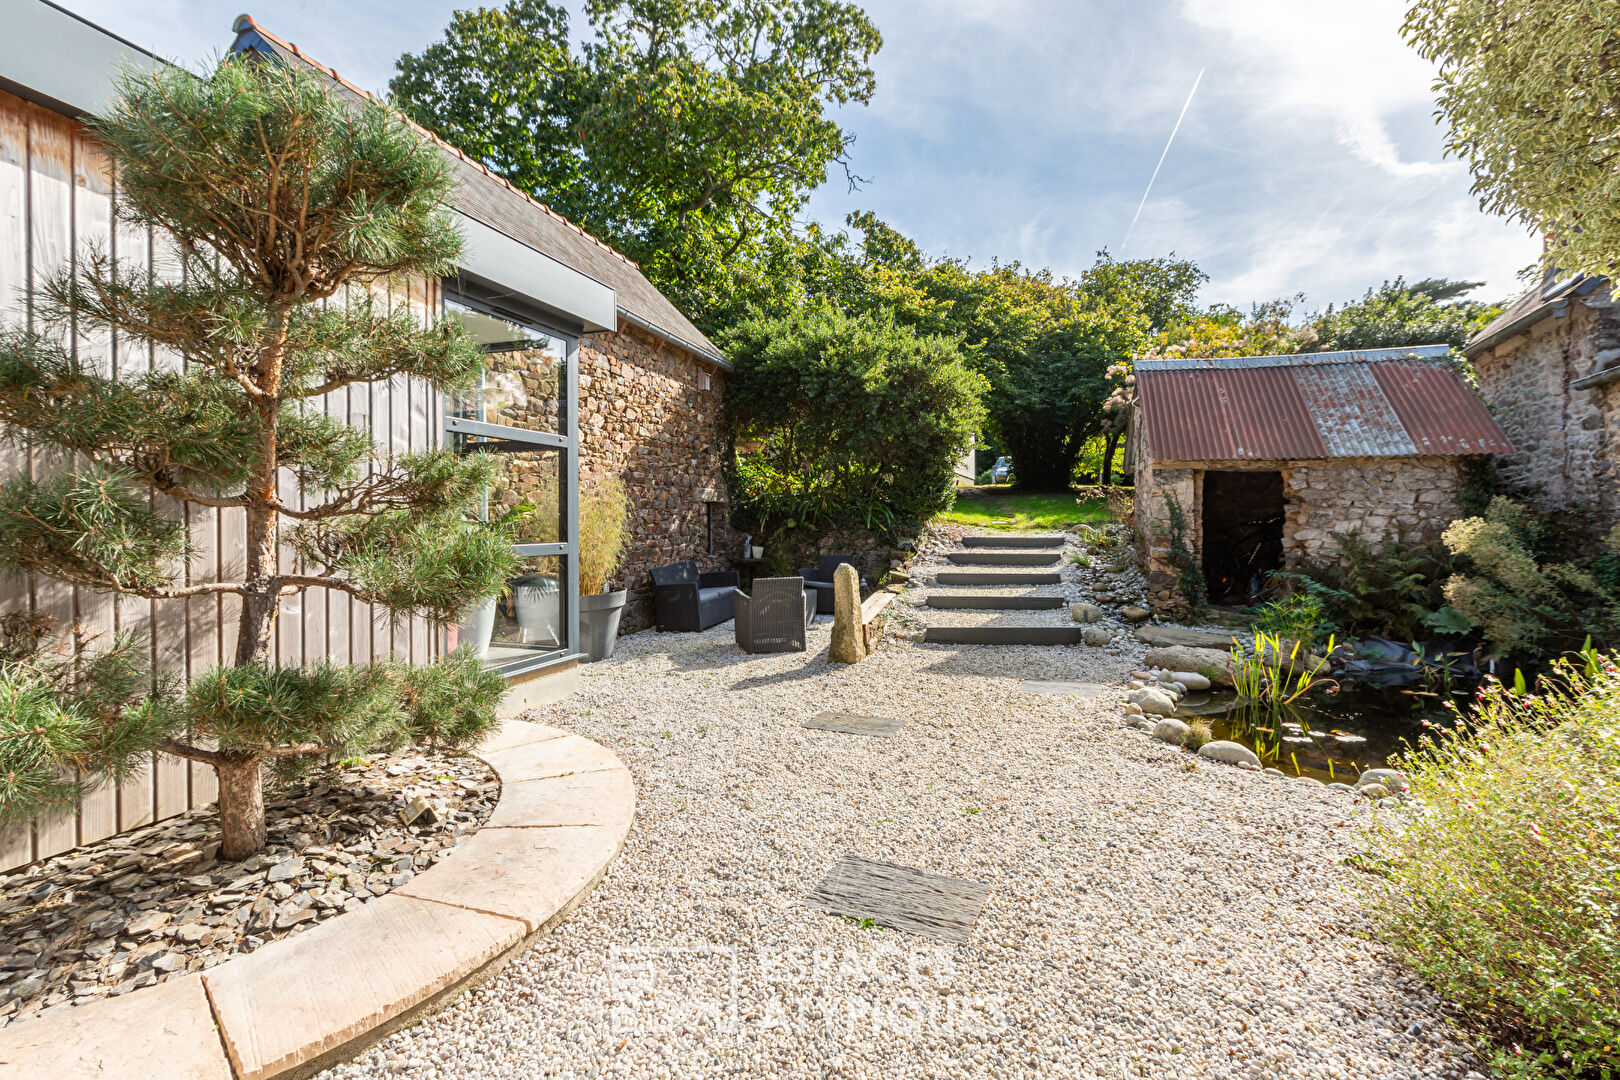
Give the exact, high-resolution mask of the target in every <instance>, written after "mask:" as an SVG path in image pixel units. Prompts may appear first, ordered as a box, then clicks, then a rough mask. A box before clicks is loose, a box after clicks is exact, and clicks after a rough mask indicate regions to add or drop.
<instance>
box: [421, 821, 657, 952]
mask: <svg viewBox="0 0 1620 1080" xmlns="http://www.w3.org/2000/svg"><path fill="white" fill-rule="evenodd" d="M627 831H629V823H628V822H626V823H625V824H624V825H622V826H617V825H610V826H602V825H561V826H557V827H556V828H549V829H533V828H531V829H491V828H489V827H488V826H487V825H486V826H485V827H484V828H482V829H479V830H478V831H477V832H476V833H474V834H473V835H472V836H471V837H469V838H468V839H467V841H466V842H465V843H463V844H462V845H461V846H460V847H458V848H456V850H455V854H454V855H452V856H451V857H450V858H448V859H445V860H444V861H443V862H441V863H439V864H438V865H437V866H435V867H434V870H436V871H438V873H434V874H421V875H419V876H417V877H415V878H413V879H412V880H411V881H409V882H408V883H406V884H405V885H402V886H401V887H400V888H398V889H396V890H394V891H395V892H397V893H399V894H401V895H403V896H414V897H417V898H419V899H422V900H436V901H438V902H439V903H441V904H454V905H458V906H464V907H468V908H471V909H473V910H476V911H481V912H485V913H487V914H491V915H501V916H504V917H506V918H509V919H519V920H521V921H522V922H523V924H524V926H525V927H526V928H527V930H528V932H529V933H531V934H532V933H534V932H535V931H536V930H539V929H540V928H541V927H543V926H545V925H547V924H548V923H549V922H551V920H552V917H553V916H555V915H557V914H558V913H559V912H561V911H562V910H563V909H564V908H566V907H567V906H568V904H569V902H570V901H572V900H573V898H574V897H576V896H578V895H579V894H580V892H581V891H582V890H584V889H585V888H586V886H588V885H590V884H592V883H593V882H594V881H595V880H596V878H597V876H598V875H599V874H600V873H601V871H602V870H603V868H604V867H606V865H607V861H606V860H605V859H602V858H601V857H600V856H601V851H602V845H603V844H611V845H612V846H613V851H614V852H615V853H617V851H618V850H619V845H620V844H621V843H623V841H624V834H625V833H626V832H627Z"/></svg>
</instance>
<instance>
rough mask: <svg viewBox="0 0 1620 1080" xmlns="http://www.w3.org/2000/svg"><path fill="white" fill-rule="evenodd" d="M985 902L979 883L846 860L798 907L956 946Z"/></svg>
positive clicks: (985, 887)
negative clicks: (949, 942)
mask: <svg viewBox="0 0 1620 1080" xmlns="http://www.w3.org/2000/svg"><path fill="white" fill-rule="evenodd" d="M989 896H990V886H988V885H986V884H984V883H982V882H978V881H964V880H963V879H961V878H952V877H944V876H942V875H939V874H925V873H923V872H922V871H921V870H913V869H912V868H911V867H909V866H897V865H895V864H894V863H885V862H874V861H873V860H871V859H862V858H858V857H856V856H854V855H846V856H844V858H843V859H842V860H840V861H839V863H838V865H836V866H834V867H833V868H832V869H831V870H830V871H828V873H827V876H826V877H824V878H822V879H821V884H819V885H817V886H816V887H815V890H814V891H813V892H812V893H811V894H810V895H809V896H807V897H805V898H804V902H805V905H806V906H808V907H813V908H816V909H818V910H820V911H825V912H827V913H829V914H831V915H846V916H848V917H849V918H852V919H871V920H872V921H873V922H875V923H877V924H878V925H879V926H887V927H888V928H889V929H891V930H904V931H905V932H906V933H909V934H918V935H921V936H922V937H930V938H935V939H936V940H939V941H951V942H955V943H957V944H961V943H964V942H966V941H967V940H968V938H969V937H970V936H971V935H972V933H973V923H974V921H975V920H977V919H978V917H979V911H980V910H981V909H982V908H983V907H984V902H985V900H987V899H988V898H989Z"/></svg>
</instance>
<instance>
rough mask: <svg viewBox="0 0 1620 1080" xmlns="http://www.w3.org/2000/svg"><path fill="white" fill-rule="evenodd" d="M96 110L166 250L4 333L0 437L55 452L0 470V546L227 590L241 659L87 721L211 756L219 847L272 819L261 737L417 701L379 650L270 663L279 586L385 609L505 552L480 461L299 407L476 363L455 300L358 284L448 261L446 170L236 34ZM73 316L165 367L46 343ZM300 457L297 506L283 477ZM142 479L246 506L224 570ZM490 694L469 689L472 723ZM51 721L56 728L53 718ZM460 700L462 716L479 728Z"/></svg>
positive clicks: (54, 566)
mask: <svg viewBox="0 0 1620 1080" xmlns="http://www.w3.org/2000/svg"><path fill="white" fill-rule="evenodd" d="M90 123H91V129H92V131H93V132H94V134H95V135H96V137H97V139H98V141H99V142H100V144H101V145H102V147H103V148H104V149H105V151H106V153H107V154H108V156H109V157H110V158H111V160H112V162H113V164H114V165H115V166H116V169H117V175H118V181H119V196H120V198H119V202H118V207H117V211H118V214H119V217H120V219H121V220H123V221H125V222H127V223H128V224H129V225H131V226H134V227H136V228H142V229H144V228H152V229H155V230H156V231H157V232H158V233H159V234H160V235H162V236H163V237H164V238H166V240H167V241H168V242H169V243H170V244H171V246H172V247H173V249H174V250H175V251H176V252H177V254H178V258H179V260H180V262H181V264H182V268H183V271H184V274H183V276H182V277H181V278H179V279H178V280H176V281H160V282H150V281H148V280H147V279H146V278H145V277H144V276H143V275H141V274H138V273H134V272H131V271H130V270H129V269H128V268H124V267H121V266H119V265H117V264H116V263H114V262H112V261H110V260H109V259H108V258H107V257H105V256H104V255H98V254H93V255H91V256H89V257H88V258H86V259H84V260H82V262H81V264H80V267H79V270H78V271H77V273H76V274H75V273H73V272H65V273H64V274H63V275H62V276H60V277H58V278H56V279H55V280H53V281H51V282H50V283H49V285H48V287H47V289H46V291H45V293H44V295H41V296H37V297H35V298H33V312H34V327H35V328H34V329H32V330H30V329H26V328H19V329H12V330H8V331H5V332H4V334H3V335H0V424H4V425H5V428H4V430H5V432H6V435H7V436H8V437H9V438H11V439H14V440H16V441H18V442H20V443H22V444H24V445H26V446H28V447H31V448H37V449H39V450H42V451H49V450H54V451H57V452H58V455H57V456H58V457H59V458H60V459H61V460H63V461H71V462H73V463H74V464H73V465H72V466H71V467H66V468H63V469H61V470H59V471H57V472H55V473H54V474H51V475H48V476H46V477H44V478H35V477H32V476H29V475H27V474H20V475H17V476H14V477H12V478H10V479H9V480H6V481H5V482H4V485H3V488H0V569H4V570H7V571H11V572H14V573H36V574H43V575H46V576H49V577H52V578H55V579H57V580H59V581H64V582H68V583H71V584H74V585H77V586H80V587H82V588H86V589H91V590H98V591H106V592H116V593H123V594H127V595H134V596H143V597H153V598H169V599H174V598H183V597H193V596H216V595H217V596H222V597H224V598H226V599H227V600H228V601H231V602H232V604H233V606H235V607H236V609H237V610H238V611H239V616H240V618H239V623H238V627H237V634H236V655H235V658H234V664H233V665H231V666H227V667H223V668H220V669H217V670H215V671H212V672H209V673H206V674H204V675H202V676H200V677H199V678H197V679H196V680H195V681H194V682H193V683H192V684H191V685H190V687H188V688H187V689H186V690H185V691H184V692H183V693H179V694H176V695H173V696H167V697H165V696H162V695H159V697H158V699H157V700H155V701H154V702H152V703H151V704H150V707H149V708H148V707H146V706H143V707H141V708H138V709H131V710H127V712H128V713H129V715H130V717H131V720H130V722H129V724H120V723H118V722H115V721H117V720H118V717H117V716H104V717H103V718H102V721H101V722H102V723H103V724H105V723H113V727H114V728H115V729H117V730H114V731H113V732H111V733H110V734H106V733H104V734H103V735H101V736H97V737H98V738H102V740H103V741H105V742H110V743H119V741H120V740H121V739H123V738H124V737H125V736H126V735H130V734H132V733H136V730H135V727H136V725H142V724H146V723H147V717H149V716H151V715H155V716H157V717H158V718H159V722H158V723H156V724H155V725H151V726H148V727H146V728H144V729H142V730H144V732H145V734H144V735H142V736H141V737H142V738H145V737H147V736H152V737H153V738H155V739H156V741H157V745H158V746H160V747H161V748H162V749H163V750H165V751H167V752H168V753H171V754H177V755H179V756H181V757H185V758H189V759H191V760H194V761H200V762H205V763H207V764H209V765H211V766H212V767H213V768H214V769H215V771H216V772H217V774H218V777H219V810H220V824H221V829H222V833H223V844H222V851H223V854H224V855H225V857H227V858H233V859H239V858H243V857H245V856H247V855H249V854H251V853H252V852H253V851H255V850H257V849H259V848H260V847H262V846H263V843H264V836H265V832H264V829H265V826H264V803H263V794H262V771H263V767H264V765H265V764H266V763H267V762H269V763H271V764H273V765H275V766H276V767H277V768H278V769H296V768H298V767H299V766H300V765H302V764H307V763H309V762H312V761H314V760H316V759H318V758H320V757H322V756H324V755H327V754H331V753H339V754H346V753H349V752H351V751H354V750H358V749H362V748H368V747H371V746H375V745H386V744H388V743H389V742H391V741H398V740H400V739H403V738H407V737H409V735H410V734H411V726H412V723H413V715H414V714H413V713H412V711H411V710H410V709H409V708H407V707H405V706H403V705H402V702H401V693H402V692H403V691H402V687H403V689H404V690H405V691H410V693H408V694H407V695H406V696H408V697H409V696H412V695H414V696H420V694H419V693H418V691H421V690H422V687H421V686H420V685H417V686H416V688H415V690H411V685H412V684H418V683H420V678H421V677H416V676H411V677H399V676H397V673H393V672H391V669H390V667H389V666H387V665H379V666H373V667H360V668H354V669H339V668H333V667H329V666H321V667H316V668H312V669H309V670H296V669H280V668H277V667H275V666H274V658H273V652H272V643H273V640H274V638H273V634H274V630H275V623H276V615H277V609H278V605H279V602H280V600H281V598H283V597H286V596H292V595H297V594H299V593H302V592H304V591H306V590H309V589H327V590H336V591H340V592H344V593H348V594H350V595H352V596H354V597H356V598H358V599H359V600H362V601H365V602H367V603H370V604H375V605H379V606H381V607H382V608H383V609H385V610H388V611H390V612H393V613H396V614H405V613H411V612H418V613H422V614H425V615H429V616H433V617H439V618H451V617H454V616H456V615H457V614H458V613H459V612H460V611H461V610H463V609H464V608H466V607H467V606H468V605H471V604H475V603H478V602H479V601H481V600H482V599H484V598H486V597H489V596H491V595H493V594H494V593H496V592H497V591H498V590H499V589H500V588H501V583H502V582H503V581H504V579H505V578H506V576H507V574H508V573H509V572H510V571H511V570H512V568H513V566H514V562H515V558H514V556H513V555H512V552H511V547H510V544H509V543H508V541H507V538H506V537H505V536H504V535H503V534H502V533H501V531H500V530H499V529H496V528H493V527H489V526H485V525H481V524H478V523H476V522H474V521H472V520H470V512H471V511H472V510H473V508H475V506H476V505H477V502H478V500H479V498H480V496H481V495H482V493H483V492H484V491H485V490H486V488H488V486H489V485H490V482H491V480H492V475H493V473H492V463H491V462H490V461H489V460H487V459H485V458H482V457H479V456H472V457H460V456H457V455H456V454H454V453H452V452H450V451H430V452H424V453H417V454H408V455H402V456H387V455H384V454H383V453H381V452H380V451H379V450H378V448H377V447H376V446H375V445H374V444H373V442H372V440H371V438H370V437H369V436H368V435H367V434H366V433H364V432H362V431H359V430H356V429H353V428H349V427H346V426H345V425H343V424H342V423H341V422H340V421H338V420H335V419H331V418H329V417H327V416H326V415H325V413H324V412H323V411H321V410H320V409H312V408H307V407H305V403H308V402H312V401H314V400H316V399H318V398H320V397H321V396H322V395H324V394H327V393H329V392H331V391H333V390H337V389H340V388H342V387H345V386H349V385H352V384H361V383H368V382H376V381H382V380H386V379H390V378H393V377H395V376H411V377H415V378H418V379H421V380H424V381H425V382H427V383H428V384H430V385H432V386H433V387H435V388H437V389H438V390H440V391H442V392H447V393H448V392H454V391H455V390H457V389H458V388H462V387H465V386H468V385H469V384H470V383H471V382H472V381H473V379H474V378H475V377H476V375H477V373H478V372H479V370H480V368H481V365H482V363H483V360H482V356H481V354H480V353H479V351H478V349H477V347H476V346H475V345H474V344H473V343H472V342H471V341H470V340H469V339H468V337H467V336H466V335H465V334H463V333H462V332H461V331H460V330H459V328H458V327H457V326H456V325H455V324H454V323H450V322H443V323H438V324H435V325H424V324H421V323H419V322H418V321H417V320H416V319H415V318H414V317H413V316H412V315H411V314H410V313H409V312H408V311H407V310H405V309H404V306H403V305H401V307H400V308H399V309H396V310H393V311H390V310H388V308H387V307H386V306H385V305H384V304H383V303H381V302H379V300H378V299H377V298H375V297H374V292H375V291H376V290H381V289H385V288H386V287H388V286H389V285H390V283H392V282H395V281H398V280H401V279H404V278H407V277H411V276H419V275H429V276H435V275H439V274H442V273H445V272H447V271H448V270H450V268H452V267H453V266H454V265H455V263H456V259H457V256H458V254H459V252H460V246H461V241H460V237H459V236H458V234H457V233H456V231H455V229H454V227H453V225H452V222H451V219H450V216H449V213H448V211H447V210H446V208H445V200H446V198H447V196H448V195H449V193H450V190H451V175H450V172H449V168H448V165H447V163H446V162H445V160H444V158H443V157H442V156H441V155H440V154H439V153H437V152H436V151H435V150H434V149H433V148H432V147H431V146H429V145H428V144H426V143H425V142H424V141H423V140H422V139H421V138H420V136H419V135H418V134H417V133H416V132H415V131H414V130H413V129H412V128H411V127H410V126H409V125H408V124H406V123H405V122H404V121H403V120H402V119H401V118H399V117H398V116H397V115H396V114H394V113H392V112H391V111H390V110H388V109H387V108H385V107H383V106H380V105H376V104H371V103H365V104H359V105H351V104H346V103H344V102H341V101H339V100H338V99H337V98H335V97H333V96H332V95H331V94H329V93H328V92H327V89H326V87H325V85H324V84H323V83H322V82H321V81H320V80H319V78H318V77H316V76H315V75H313V74H311V73H307V72H303V71H289V70H286V69H283V68H281V67H278V66H272V65H265V64H261V63H257V62H253V61H248V60H228V61H226V62H225V63H223V64H221V65H220V67H219V68H218V70H217V71H216V72H215V73H214V74H213V76H212V77H211V78H207V79H204V78H198V77H195V76H193V75H191V74H189V73H187V72H184V71H179V70H175V69H164V70H161V71H158V72H156V73H151V74H132V75H129V76H128V77H126V78H125V80H124V81H123V83H122V85H121V87H120V96H119V98H118V99H117V100H116V101H115V103H114V104H113V105H112V106H111V108H110V111H109V112H108V113H107V114H106V115H105V116H103V117H101V118H95V119H92V120H91V121H90ZM70 327H73V328H77V330H78V331H79V333H80V335H81V336H79V337H78V340H79V341H80V342H82V341H84V340H86V338H85V337H84V336H82V335H83V334H84V332H85V331H86V330H89V331H99V332H102V333H106V334H109V335H116V337H117V339H118V340H121V341H125V342H132V343H135V344H137V345H141V346H152V347H155V348H157V349H159V350H163V351H165V352H167V353H169V354H171V355H176V356H178V357H179V358H180V359H181V360H183V361H184V365H183V367H180V368H178V369H175V370H169V369H163V370H155V371H125V372H121V373H120V374H119V375H118V376H117V377H108V376H105V375H103V374H101V373H100V371H102V370H106V369H105V368H102V367H99V366H98V365H97V364H96V363H95V362H94V361H93V360H92V358H90V357H88V356H85V355H83V353H82V352H81V351H76V350H74V349H72V348H70V347H68V346H67V345H66V344H64V343H65V342H67V341H69V340H72V339H71V338H69V337H68V336H67V334H66V331H67V330H68V328H70ZM61 452H65V453H61ZM294 476H295V477H297V478H298V480H299V483H300V486H301V488H302V490H303V492H304V494H305V500H304V504H303V505H300V504H299V503H298V502H296V501H292V500H289V499H288V498H287V494H288V492H287V481H286V480H285V479H284V478H286V477H294ZM152 491H156V492H159V493H161V494H162V495H164V496H167V497H168V498H169V499H172V500H176V501H178V502H179V503H184V504H190V505H193V506H201V507H217V508H222V509H224V510H226V511H227V512H235V513H240V514H241V515H242V519H243V521H244V522H245V530H246V541H245V545H244V548H245V550H244V561H245V568H244V572H243V574H242V576H241V577H240V578H238V579H237V580H234V581H222V582H208V583H195V584H186V583H185V577H184V575H185V565H186V557H187V555H188V554H189V543H190V536H189V533H188V531H187V528H186V526H185V524H184V522H183V520H182V519H181V518H180V517H179V516H177V515H175V514H173V513H171V512H168V511H166V510H163V509H160V508H158V507H157V506H155V505H154V503H153V501H152V500H151V499H150V493H151V492H152ZM289 553H290V555H291V557H290V558H289V557H288V554H289ZM12 674H16V672H12ZM442 674H444V675H445V676H446V677H448V675H450V674H459V676H460V678H459V680H458V681H459V683H460V684H461V687H462V689H463V690H464V692H465V694H466V695H467V696H469V697H472V698H475V699H477V700H480V701H483V702H486V703H487V702H488V700H489V694H490V692H491V686H492V684H491V683H489V681H488V680H489V679H490V678H493V677H492V676H488V675H486V674H484V673H481V672H479V671H478V670H477V669H476V667H473V666H470V665H459V666H457V667H456V668H454V669H453V671H450V670H447V671H446V672H445V673H442ZM402 679H403V682H402ZM36 685H43V684H38V683H37V681H36ZM19 687H21V689H19ZM26 689H27V685H26V684H19V683H18V682H15V681H11V682H8V684H7V688H6V691H5V692H6V693H7V694H9V695H11V696H12V697H13V699H14V700H16V699H17V695H18V694H19V693H21V692H22V691H23V690H26ZM35 696H36V698H37V697H38V695H35ZM39 708H40V709H46V708H48V706H46V705H44V704H40V705H39ZM59 711H61V712H64V715H65V714H66V713H68V712H71V711H72V710H66V709H65V708H64V709H59ZM36 714H37V715H43V714H41V713H39V712H38V710H37V709H36ZM492 718H493V717H492V712H491V711H490V710H487V709H486V710H484V712H483V720H484V723H485V724H487V723H488V722H490V720H492ZM68 719H69V720H71V719H72V718H71V716H70V717H69V718H68ZM58 720H59V723H58V724H57V725H56V729H57V730H60V729H61V724H65V723H67V722H68V721H67V720H62V719H61V717H58ZM476 726H477V725H475V724H469V723H465V722H463V721H458V722H457V726H456V730H457V731H458V732H459V733H460V735H461V737H470V736H471V735H472V734H473V730H472V729H473V728H475V727H476ZM41 727H42V729H44V728H50V727H51V725H41ZM154 728H155V729H156V730H154ZM34 734H35V735H37V736H38V737H40V738H48V737H49V736H47V735H45V734H43V733H42V732H40V733H34ZM23 737H24V738H27V737H29V733H27V732H25V733H24V735H23ZM68 756H72V755H71V754H69V755H68Z"/></svg>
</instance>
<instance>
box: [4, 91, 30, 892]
mask: <svg viewBox="0 0 1620 1080" xmlns="http://www.w3.org/2000/svg"><path fill="white" fill-rule="evenodd" d="M27 287H28V117H27V112H26V107H25V106H24V103H23V102H22V100H21V99H19V98H15V97H12V96H11V95H10V94H4V93H0V318H4V319H6V320H7V321H15V320H20V319H21V318H25V317H26V316H24V315H22V314H20V312H19V308H20V306H21V304H22V303H23V297H24V290H25V289H26V288H27ZM27 467H28V459H27V456H26V454H25V453H24V452H23V451H21V450H18V449H17V448H15V447H9V446H8V447H0V472H3V474H4V475H6V476H10V475H13V474H15V473H17V472H20V471H21V470H23V469H25V468H27ZM28 603H29V596H28V583H27V582H26V581H23V580H21V579H19V578H15V577H11V576H9V575H0V612H12V611H18V610H26V609H27V607H28ZM33 858H34V828H33V826H32V825H31V824H28V825H13V826H9V827H7V828H5V829H0V869H4V868H5V867H8V866H17V865H20V864H22V863H26V862H31V861H33Z"/></svg>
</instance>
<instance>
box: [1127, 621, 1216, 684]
mask: <svg viewBox="0 0 1620 1080" xmlns="http://www.w3.org/2000/svg"><path fill="white" fill-rule="evenodd" d="M1138 636H1141V635H1140V634H1138ZM1142 662H1143V663H1145V664H1147V665H1148V666H1149V667H1161V668H1169V669H1170V670H1171V671H1173V672H1175V673H1176V675H1177V681H1179V682H1185V680H1184V679H1181V678H1180V676H1182V675H1202V676H1203V677H1204V678H1205V679H1207V680H1209V681H1208V683H1206V684H1205V686H1204V687H1202V688H1201V689H1208V687H1210V686H1231V685H1232V654H1231V653H1229V652H1222V651H1221V650H1220V649H1201V648H1194V647H1192V646H1188V645H1169V646H1165V647H1163V648H1158V649H1153V650H1151V651H1150V652H1149V653H1148V654H1147V656H1146V657H1144V658H1143V661H1142ZM1188 687H1189V688H1191V684H1190V683H1189V684H1188Z"/></svg>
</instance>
